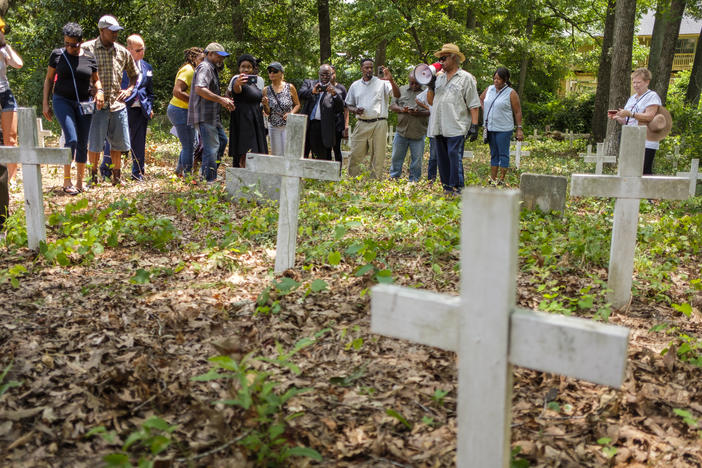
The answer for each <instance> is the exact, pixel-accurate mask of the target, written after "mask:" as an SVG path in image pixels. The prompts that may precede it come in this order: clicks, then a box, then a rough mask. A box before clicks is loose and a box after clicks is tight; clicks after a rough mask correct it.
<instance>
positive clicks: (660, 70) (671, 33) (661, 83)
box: [649, 0, 686, 105]
mask: <svg viewBox="0 0 702 468" xmlns="http://www.w3.org/2000/svg"><path fill="white" fill-rule="evenodd" d="M663 1H668V2H669V3H668V8H667V9H665V10H664V11H663V14H662V15H661V17H660V18H658V15H657V14H656V23H658V21H662V22H663V24H664V27H663V28H662V29H663V30H664V35H663V39H662V41H661V46H660V51H659V54H658V60H656V61H655V67H651V65H650V63H649V70H651V73H652V74H653V78H652V79H651V86H650V87H651V89H653V90H654V91H655V92H657V93H658V95H659V96H660V97H661V101H663V104H664V105H665V101H666V98H667V96H668V85H669V84H670V74H671V72H672V70H673V58H674V56H675V44H676V43H677V42H678V33H679V32H680V22H681V21H682V16H683V13H684V11H685V3H686V0H659V4H660V2H663ZM654 32H655V27H654Z"/></svg>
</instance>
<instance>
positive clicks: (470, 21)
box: [466, 7, 478, 29]
mask: <svg viewBox="0 0 702 468" xmlns="http://www.w3.org/2000/svg"><path fill="white" fill-rule="evenodd" d="M477 26H478V21H477V20H476V19H475V10H474V9H473V8H471V7H468V8H466V29H475V28H476V27H477Z"/></svg>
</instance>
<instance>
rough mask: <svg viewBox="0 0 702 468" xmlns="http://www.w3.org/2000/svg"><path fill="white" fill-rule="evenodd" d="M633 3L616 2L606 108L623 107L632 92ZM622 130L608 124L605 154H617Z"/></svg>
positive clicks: (610, 123)
mask: <svg viewBox="0 0 702 468" xmlns="http://www.w3.org/2000/svg"><path fill="white" fill-rule="evenodd" d="M635 16H636V0H617V6H616V8H615V18H614V37H613V40H612V69H611V70H610V73H609V108H610V109H619V108H621V107H624V104H626V100H627V98H628V97H629V91H630V90H631V81H630V79H629V75H630V74H631V52H632V49H633V47H634V19H635ZM620 133H621V128H620V127H619V124H618V123H617V122H616V121H614V120H609V121H608V122H607V138H606V139H605V147H606V148H607V154H617V153H618V152H619V135H620Z"/></svg>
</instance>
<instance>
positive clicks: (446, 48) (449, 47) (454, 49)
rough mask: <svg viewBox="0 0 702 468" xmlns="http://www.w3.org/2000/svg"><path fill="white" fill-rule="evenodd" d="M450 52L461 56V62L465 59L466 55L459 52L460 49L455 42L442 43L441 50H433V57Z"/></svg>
mask: <svg viewBox="0 0 702 468" xmlns="http://www.w3.org/2000/svg"><path fill="white" fill-rule="evenodd" d="M450 54H457V55H458V56H459V57H460V58H461V62H465V61H466V56H465V55H463V54H462V53H461V49H459V48H458V46H457V45H456V44H444V45H443V46H441V50H437V51H436V52H434V56H435V57H443V56H444V55H450Z"/></svg>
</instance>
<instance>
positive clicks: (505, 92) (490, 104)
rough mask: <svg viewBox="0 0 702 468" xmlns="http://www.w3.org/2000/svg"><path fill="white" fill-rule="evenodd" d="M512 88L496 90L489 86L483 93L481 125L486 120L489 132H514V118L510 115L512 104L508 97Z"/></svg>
mask: <svg viewBox="0 0 702 468" xmlns="http://www.w3.org/2000/svg"><path fill="white" fill-rule="evenodd" d="M511 94H512V88H510V87H509V86H507V85H505V87H503V88H502V89H501V90H499V91H498V90H497V88H495V85H490V87H489V88H488V89H487V92H486V93H485V101H484V103H483V106H484V107H483V125H485V120H486V119H487V129H488V130H489V131H491V132H511V131H513V130H514V116H513V115H512V102H511V101H510V98H509V97H510V95H511Z"/></svg>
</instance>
